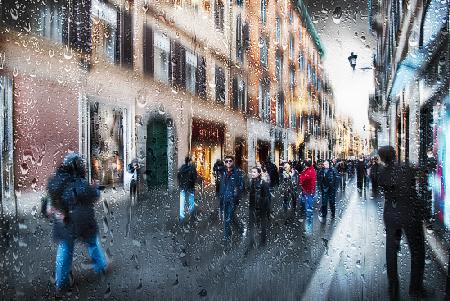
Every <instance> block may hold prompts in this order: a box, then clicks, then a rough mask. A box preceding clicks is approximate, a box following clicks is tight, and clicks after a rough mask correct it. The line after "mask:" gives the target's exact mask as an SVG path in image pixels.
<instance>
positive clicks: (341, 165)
mask: <svg viewBox="0 0 450 301" xmlns="http://www.w3.org/2000/svg"><path fill="white" fill-rule="evenodd" d="M336 170H337V172H338V174H339V180H340V181H339V185H340V187H341V192H342V193H345V187H346V183H347V164H346V162H345V160H340V161H339V162H338V163H337V168H336Z"/></svg>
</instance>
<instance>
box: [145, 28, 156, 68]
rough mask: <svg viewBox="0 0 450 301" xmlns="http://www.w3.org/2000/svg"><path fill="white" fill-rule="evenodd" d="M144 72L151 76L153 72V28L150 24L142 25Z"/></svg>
mask: <svg viewBox="0 0 450 301" xmlns="http://www.w3.org/2000/svg"><path fill="white" fill-rule="evenodd" d="M143 50H144V73H145V74H148V75H151V76H153V72H154V49H153V30H152V28H151V27H150V26H148V25H146V26H145V27H144V49H143Z"/></svg>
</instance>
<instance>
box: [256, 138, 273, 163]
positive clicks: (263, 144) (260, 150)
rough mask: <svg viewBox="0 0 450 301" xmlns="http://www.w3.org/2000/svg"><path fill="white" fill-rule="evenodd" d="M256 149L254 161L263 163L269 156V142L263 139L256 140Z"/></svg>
mask: <svg viewBox="0 0 450 301" xmlns="http://www.w3.org/2000/svg"><path fill="white" fill-rule="evenodd" d="M256 147H257V150H256V162H257V163H264V162H267V160H268V159H269V157H270V142H269V141H264V140H258V141H257V145H256Z"/></svg>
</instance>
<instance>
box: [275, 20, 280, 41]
mask: <svg viewBox="0 0 450 301" xmlns="http://www.w3.org/2000/svg"><path fill="white" fill-rule="evenodd" d="M275 37H276V41H277V43H278V44H280V43H281V20H280V16H277V18H276V28H275Z"/></svg>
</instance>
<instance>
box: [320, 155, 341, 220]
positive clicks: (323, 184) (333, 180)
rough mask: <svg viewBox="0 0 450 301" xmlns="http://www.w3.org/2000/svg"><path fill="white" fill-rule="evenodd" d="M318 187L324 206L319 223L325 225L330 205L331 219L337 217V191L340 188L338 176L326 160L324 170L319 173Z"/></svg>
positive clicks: (321, 209)
mask: <svg viewBox="0 0 450 301" xmlns="http://www.w3.org/2000/svg"><path fill="white" fill-rule="evenodd" d="M317 178H318V186H319V189H320V192H321V193H320V194H321V196H322V206H321V208H320V214H319V221H320V222H321V223H323V222H324V221H325V219H326V217H327V212H328V204H329V205H330V210H331V218H332V219H334V218H335V215H336V191H337V187H338V175H337V172H336V170H335V169H334V167H332V166H330V162H329V161H328V160H325V161H324V162H323V168H322V169H321V170H320V171H319V176H318V177H317Z"/></svg>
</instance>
